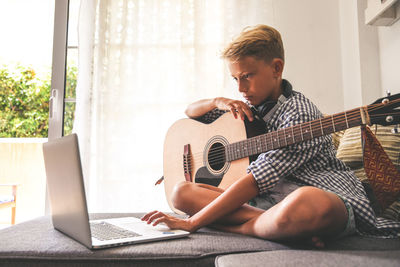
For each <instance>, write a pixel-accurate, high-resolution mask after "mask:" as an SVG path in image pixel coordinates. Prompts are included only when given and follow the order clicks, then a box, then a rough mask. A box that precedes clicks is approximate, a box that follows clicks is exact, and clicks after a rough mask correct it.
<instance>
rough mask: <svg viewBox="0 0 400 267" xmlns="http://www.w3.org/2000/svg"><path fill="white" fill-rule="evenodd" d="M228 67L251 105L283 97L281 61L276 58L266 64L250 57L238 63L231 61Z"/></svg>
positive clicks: (240, 90)
mask: <svg viewBox="0 0 400 267" xmlns="http://www.w3.org/2000/svg"><path fill="white" fill-rule="evenodd" d="M228 67H229V71H230V72H231V75H232V77H233V79H234V80H235V81H236V82H237V84H238V90H239V92H240V93H241V94H242V95H243V97H244V98H245V99H246V100H247V101H248V102H249V103H250V104H252V105H254V106H257V105H259V104H261V103H262V102H263V101H264V100H266V99H267V98H268V99H270V100H277V99H278V97H279V96H280V95H281V93H282V91H281V75H282V71H283V61H282V60H281V59H278V58H274V59H273V60H272V61H271V62H270V63H266V62H265V61H264V60H258V59H255V58H254V57H251V56H248V57H244V58H243V59H241V60H239V61H236V62H232V61H229V62H228Z"/></svg>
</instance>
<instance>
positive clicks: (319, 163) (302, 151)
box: [199, 84, 400, 238]
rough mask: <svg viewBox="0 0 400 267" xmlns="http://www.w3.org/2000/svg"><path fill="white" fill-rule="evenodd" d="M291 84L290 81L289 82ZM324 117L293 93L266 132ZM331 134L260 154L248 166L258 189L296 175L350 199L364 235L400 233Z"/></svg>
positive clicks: (208, 117)
mask: <svg viewBox="0 0 400 267" xmlns="http://www.w3.org/2000/svg"><path fill="white" fill-rule="evenodd" d="M289 86H290V84H289ZM225 112H226V111H224V110H219V109H214V110H212V111H210V112H208V113H206V114H205V115H203V116H202V117H201V118H199V120H200V121H202V122H204V123H211V122H212V121H214V120H216V119H217V118H218V117H219V116H221V115H222V114H224V113H225ZM321 117H322V113H321V112H320V111H319V110H318V108H317V107H316V106H315V105H314V104H313V103H312V102H311V101H310V100H309V99H307V98H306V97H305V96H304V95H303V94H301V93H299V92H296V91H293V94H292V95H291V96H290V97H289V98H288V99H287V100H286V101H285V102H284V103H283V104H282V105H281V106H279V108H278V109H277V110H276V111H275V112H274V114H273V115H272V117H271V118H270V119H269V121H268V122H267V123H266V132H270V131H276V130H279V129H282V128H286V127H290V126H293V125H295V124H299V123H304V122H308V121H312V120H315V119H318V118H321ZM335 152H336V151H335V149H334V147H333V145H332V137H331V136H330V135H326V136H322V137H318V138H314V139H312V140H308V141H303V142H301V143H297V144H293V145H289V146H287V147H283V148H279V149H275V150H270V151H268V152H265V153H262V154H260V155H259V156H258V158H257V160H255V161H253V162H251V164H250V166H249V167H248V168H247V172H248V173H250V172H251V173H252V174H253V176H254V178H255V179H256V181H257V185H258V188H259V193H260V194H261V193H265V192H267V190H268V189H271V188H272V187H274V186H275V185H276V184H277V183H278V181H279V179H280V178H283V177H288V176H289V175H290V176H291V177H294V178H295V179H296V180H297V181H299V182H300V183H301V185H309V186H314V187H317V188H320V189H323V190H325V191H329V192H333V193H335V194H337V195H338V196H340V197H341V198H342V199H344V200H345V201H347V202H348V203H349V204H350V205H351V206H352V207H353V210H354V214H355V220H356V228H357V232H358V233H359V234H361V235H365V236H373V237H383V238H396V237H400V223H399V222H395V221H392V220H389V219H384V218H381V217H376V216H375V213H374V211H373V210H372V208H371V205H370V202H369V200H368V198H367V196H366V192H365V190H364V187H363V185H362V184H361V182H360V181H359V180H358V179H357V177H356V176H355V175H354V173H353V172H352V171H351V170H350V169H349V168H348V167H347V166H346V165H345V164H344V163H343V162H342V161H341V160H339V159H338V158H336V155H335V154H336V153H335Z"/></svg>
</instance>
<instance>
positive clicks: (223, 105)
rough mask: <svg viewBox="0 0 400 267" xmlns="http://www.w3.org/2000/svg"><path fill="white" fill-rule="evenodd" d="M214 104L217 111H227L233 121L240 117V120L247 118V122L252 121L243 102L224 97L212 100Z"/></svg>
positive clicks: (249, 110)
mask: <svg viewBox="0 0 400 267" xmlns="http://www.w3.org/2000/svg"><path fill="white" fill-rule="evenodd" d="M214 103H215V106H216V107H217V108H218V109H222V110H229V111H230V112H231V113H232V114H233V116H234V117H235V119H237V118H239V117H240V118H241V119H242V120H244V119H245V117H247V118H248V119H249V121H253V120H254V118H253V113H252V112H251V109H250V107H249V106H248V105H247V104H246V103H244V102H243V101H240V100H234V99H229V98H225V97H217V98H215V99H214Z"/></svg>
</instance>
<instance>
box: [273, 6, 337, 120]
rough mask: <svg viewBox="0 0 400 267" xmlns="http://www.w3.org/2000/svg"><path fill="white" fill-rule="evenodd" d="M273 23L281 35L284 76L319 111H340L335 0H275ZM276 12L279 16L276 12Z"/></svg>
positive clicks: (328, 112)
mask: <svg viewBox="0 0 400 267" xmlns="http://www.w3.org/2000/svg"><path fill="white" fill-rule="evenodd" d="M273 9H274V12H273V14H274V15H275V17H274V19H273V25H272V26H274V27H276V28H277V29H278V30H279V31H280V32H281V34H282V39H283V42H284V46H285V53H286V55H285V57H286V66H285V71H284V74H283V76H284V78H287V79H288V80H289V81H290V82H291V83H292V84H293V87H294V89H295V90H297V91H300V92H302V93H304V94H305V95H306V96H307V97H309V98H310V99H311V100H312V101H313V102H314V103H315V104H316V105H317V106H318V107H319V108H320V109H321V111H322V112H324V113H327V114H330V113H335V112H341V111H342V110H343V107H344V104H343V90H342V64H341V47H340V28H339V3H338V0H335V1H332V0H302V1H293V0H278V1H274V5H273ZM277 14H279V15H277Z"/></svg>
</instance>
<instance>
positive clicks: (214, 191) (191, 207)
mask: <svg viewBox="0 0 400 267" xmlns="http://www.w3.org/2000/svg"><path fill="white" fill-rule="evenodd" d="M223 192H224V190H223V189H221V188H218V187H215V186H211V185H207V184H195V183H189V182H182V183H180V184H178V185H177V186H176V187H175V189H174V192H173V197H172V202H173V204H174V207H175V208H177V209H179V210H181V211H183V212H185V213H186V214H188V215H190V216H192V215H194V214H196V213H197V212H199V211H200V210H201V209H202V208H204V207H205V206H207V205H208V204H209V203H210V202H211V201H213V200H214V199H216V198H217V197H218V196H219V195H221V194H222V193H223ZM264 211H265V210H263V209H259V208H256V207H252V206H250V205H247V204H244V205H243V206H242V207H241V208H239V209H237V210H236V211H234V212H232V213H231V214H228V215H226V216H224V217H222V218H220V219H219V220H217V221H216V223H217V224H223V225H235V224H236V225H237V224H243V223H245V222H247V221H248V220H250V219H253V218H254V217H256V216H259V215H261V214H262V213H263V212H264Z"/></svg>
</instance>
